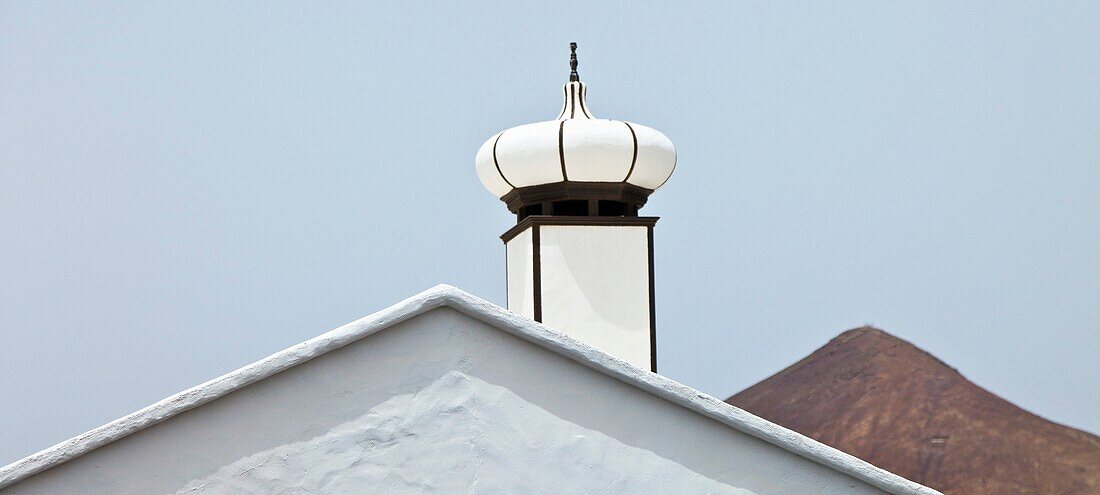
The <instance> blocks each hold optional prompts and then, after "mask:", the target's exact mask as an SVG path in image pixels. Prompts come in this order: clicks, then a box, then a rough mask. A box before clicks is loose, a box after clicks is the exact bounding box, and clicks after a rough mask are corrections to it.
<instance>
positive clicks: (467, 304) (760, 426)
mask: <svg viewBox="0 0 1100 495" xmlns="http://www.w3.org/2000/svg"><path fill="white" fill-rule="evenodd" d="M442 306H446V307H449V308H451V309H454V310H456V311H459V312H461V313H463V314H465V315H467V316H470V317H472V318H474V319H477V320H479V321H482V322H484V323H486V324H489V325H491V326H493V327H496V328H497V329H500V330H502V331H505V332H508V333H510V334H512V335H514V336H516V337H519V338H521V339H524V340H526V341H528V342H531V343H533V344H536V345H538V346H540V347H543V348H545V349H548V350H550V351H552V352H555V353H557V354H560V355H562V356H564V357H566V358H569V359H571V360H573V361H575V362H577V363H580V364H582V365H584V366H586V367H588V368H591V369H593V370H596V371H598V372H601V373H603V374H605V375H607V376H610V377H612V378H615V379H617V380H619V381H622V382H624V383H626V384H628V385H632V386H634V387H637V388H639V389H642V390H644V391H646V392H649V393H650V394H653V395H656V396H658V397H660V398H662V399H665V400H667V401H669V402H672V403H673V404H677V405H679V406H681V407H684V408H687V409H689V410H692V411H694V412H696V413H699V414H702V415H704V416H707V417H709V418H711V419H714V420H716V421H718V422H720V423H723V424H725V425H727V426H729V427H732V428H734V429H736V430H738V431H740V432H742V433H745V434H748V435H751V436H753V437H756V438H759V439H761V440H764V441H766V442H768V443H771V444H773V445H775V446H777V447H780V448H782V449H784V450H787V451H788V452H791V453H794V454H796V455H798V456H801V457H805V458H807V459H809V460H812V461H814V462H817V463H818V464H821V465H823V466H826V467H829V468H832V469H834V470H836V471H839V472H841V473H844V474H847V475H849V476H852V477H853V478H856V479H858V480H861V481H863V482H865V483H867V484H870V485H872V486H875V487H877V488H880V489H882V490H885V491H887V492H889V493H893V494H895V495H942V494H940V492H937V491H935V490H933V489H931V488H928V487H925V486H922V485H920V484H917V483H915V482H913V481H910V480H907V479H905V478H902V477H901V476H898V475H896V474H893V473H890V472H888V471H885V470H883V469H880V468H878V467H875V466H873V465H871V464H870V463H868V462H866V461H863V460H861V459H858V458H856V457H854V456H852V455H849V454H846V453H844V452H841V451H840V450H837V449H834V448H832V447H829V446H828V445H825V444H823V443H820V442H818V441H816V440H813V439H811V438H809V437H806V436H803V435H802V434H799V433H797V432H795V431H792V430H789V429H787V428H784V427H782V426H780V425H777V424H775V423H772V422H770V421H767V420H764V419H762V418H760V417H757V416H754V415H752V414H750V413H748V412H746V411H744V410H742V409H739V408H737V407H734V406H731V405H729V404H726V403H725V402H722V401H721V400H719V399H717V398H715V397H712V396H710V395H707V394H705V393H703V392H700V391H698V390H695V389H693V388H691V387H688V386H686V385H683V384H681V383H679V382H676V381H674V380H672V379H670V378H666V377H664V376H661V375H658V374H656V373H652V372H649V371H646V370H642V369H640V368H637V367H634V366H633V365H631V364H629V363H627V362H626V361H623V360H621V359H619V358H617V357H615V356H612V355H610V354H607V353H605V352H603V351H601V350H599V349H596V348H595V347H592V346H590V345H588V344H585V343H583V342H581V341H578V340H576V339H573V338H571V337H569V336H568V335H565V334H563V333H561V332H559V331H557V330H554V329H552V328H550V327H548V326H546V325H543V324H542V323H539V322H536V321H533V320H530V319H528V318H526V317H523V316H520V315H518V314H516V313H513V312H511V311H508V310H507V309H504V308H502V307H500V306H497V305H495V304H493V303H490V302H488V301H486V300H484V299H481V298H479V297H477V296H474V295H472V294H470V293H468V292H465V291H463V290H461V289H459V288H457V287H454V286H451V285H446V284H440V285H436V286H435V287H432V288H430V289H428V290H425V291H423V292H421V293H419V294H416V295H414V296H412V297H409V298H407V299H405V300H403V301H401V302H398V303H397V304H394V305H392V306H390V307H388V308H386V309H383V310H381V311H378V312H375V313H372V314H370V315H368V316H365V317H363V318H360V319H358V320H355V321H353V322H351V323H348V324H346V325H343V326H340V327H338V328H336V329H334V330H331V331H328V332H325V333H323V334H321V335H319V336H317V337H314V338H312V339H309V340H307V341H305V342H302V343H300V344H297V345H294V346H291V347H289V348H287V349H284V350H282V351H279V352H277V353H275V354H272V355H270V356H268V357H266V358H264V359H261V360H259V361H256V362H254V363H252V364H249V365H247V366H244V367H242V368H240V369H237V370H235V371H232V372H229V373H226V374H225V375H222V376H220V377H218V378H215V379H213V380H209V381H207V382H205V383H202V384H200V385H197V386H195V387H192V388H190V389H187V390H184V391H183V392H180V393H178V394H176V395H173V396H171V397H168V398H166V399H164V400H161V401H159V402H157V403H154V404H152V405H150V406H148V407H145V408H143V409H140V410H138V411H136V412H134V413H131V414H129V415H127V416H124V417H122V418H119V419H117V420H115V421H112V422H110V423H107V424H105V425H103V426H100V427H98V428H95V429H93V430H90V431H87V432H85V433H83V434H80V435H77V436H75V437H73V438H70V439H69V440H65V441H63V442H60V443H58V444H56V445H54V446H53V447H50V448H47V449H45V450H42V451H39V452H37V453H35V454H31V455H30V456H27V457H25V458H23V459H21V460H18V461H16V462H14V463H12V464H9V465H7V466H4V467H0V489H2V488H5V487H7V486H9V485H12V484H14V483H16V482H18V481H21V480H23V479H26V478H28V477H30V476H33V475H35V474H37V473H40V472H42V471H45V470H46V469H49V468H52V467H54V466H57V465H60V464H63V463H65V462H68V461H70V460H73V459H76V458H77V457H80V456H82V455H84V454H86V453H88V452H91V451H92V450H95V449H97V448H99V447H102V446H103V445H106V444H108V443H111V442H114V441H116V440H119V439H121V438H124V437H126V436H129V435H131V434H133V433H136V432H138V431H141V430H144V429H145V428H148V427H150V426H153V425H156V424H158V423H161V422H163V421H165V420H167V419H169V418H172V417H173V416H176V415H177V414H180V413H182V412H185V411H188V410H191V409H194V408H196V407H199V406H201V405H203V404H206V403H207V402H210V401H213V400H215V399H217V398H219V397H222V396H225V395H227V394H229V393H230V392H233V391H235V390H237V389H240V388H243V387H246V386H248V385H251V384H252V383H255V382H257V381H260V380H263V379H264V378H267V377H269V376H272V375H274V374H276V373H279V372H281V371H283V370H286V369H288V368H290V367H293V366H296V365H298V364H301V363H304V362H307V361H309V360H311V359H314V358H317V357H320V356H322V355H324V354H327V353H328V352H331V351H334V350H336V349H339V348H341V347H344V346H346V345H348V344H351V343H353V342H356V341H358V340H360V339H362V338H365V337H367V336H369V335H372V334H374V333H376V332H378V331H381V330H383V329H385V328H389V327H390V326H392V325H394V324H396V323H400V322H402V321H405V320H408V319H410V318H413V317H415V316H418V315H420V314H423V313H425V312H427V311H430V310H432V309H436V308H439V307H442Z"/></svg>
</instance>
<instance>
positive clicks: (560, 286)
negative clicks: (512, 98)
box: [476, 43, 676, 371]
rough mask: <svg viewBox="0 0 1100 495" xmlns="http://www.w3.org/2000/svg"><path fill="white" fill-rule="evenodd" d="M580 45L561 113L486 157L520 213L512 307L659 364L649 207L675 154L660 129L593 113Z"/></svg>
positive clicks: (511, 252) (492, 178)
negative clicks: (582, 78)
mask: <svg viewBox="0 0 1100 495" xmlns="http://www.w3.org/2000/svg"><path fill="white" fill-rule="evenodd" d="M576 47H577V45H576V43H571V44H570V49H571V53H570V69H571V73H570V77H569V82H568V83H566V84H565V87H564V88H563V98H564V102H563V103H562V109H561V112H560V113H559V114H558V117H557V119H556V120H551V121H546V122H538V123H534V124H527V125H521V126H519V127H513V128H511V129H507V130H505V131H502V132H500V133H498V134H496V135H495V136H493V137H491V138H489V140H488V141H486V142H485V144H483V145H482V146H481V149H480V150H478V153H477V159H476V164H477V173H478V176H479V177H480V179H481V182H482V184H484V185H485V187H486V188H487V189H488V190H489V191H490V192H492V193H493V194H494V195H496V196H497V197H498V198H500V200H501V201H503V202H504V203H505V204H506V205H507V206H508V209H509V210H510V211H511V212H512V213H515V214H516V220H517V222H516V225H515V226H514V227H512V228H511V229H509V230H508V231H507V232H505V233H504V235H502V236H501V239H502V240H503V241H504V244H505V253H506V265H507V272H508V279H507V280H508V288H507V289H508V309H509V310H511V311H514V312H516V313H519V314H522V315H524V316H527V317H529V318H532V319H534V320H536V321H540V322H542V323H545V324H547V325H549V326H551V327H553V328H555V329H556V330H558V331H561V332H564V333H566V334H568V335H569V336H571V337H573V338H576V339H578V340H581V341H583V342H586V343H588V344H590V345H593V346H595V347H597V348H599V349H601V350H603V351H605V352H607V353H609V354H612V355H614V356H616V357H618V358H620V359H623V360H624V361H627V362H629V363H631V364H633V365H634V366H637V367H639V368H643V369H649V370H650V371H657V339H656V333H655V332H656V322H655V320H654V316H655V314H654V313H655V312H654V293H653V227H654V225H656V223H657V217H643V216H638V210H640V209H641V208H642V206H644V205H645V203H646V199H647V198H648V197H649V195H650V194H651V193H653V191H654V190H656V189H657V188H659V187H661V186H662V185H664V183H665V181H667V180H668V178H669V176H670V175H672V171H673V169H674V168H675V166H676V151H675V149H674V148H673V146H672V142H671V141H669V139H668V138H667V137H665V135H664V134H661V133H660V132H658V131H656V130H654V129H650V128H648V127H645V126H643V125H639V124H635V123H631V122H625V121H621V120H605V119H601V120H597V119H595V118H593V117H592V114H591V112H590V110H589V108H588V104H587V102H586V101H585V98H586V96H587V91H588V89H587V86H586V85H585V84H584V83H583V82H581V81H580V76H579V75H578V73H577V55H576Z"/></svg>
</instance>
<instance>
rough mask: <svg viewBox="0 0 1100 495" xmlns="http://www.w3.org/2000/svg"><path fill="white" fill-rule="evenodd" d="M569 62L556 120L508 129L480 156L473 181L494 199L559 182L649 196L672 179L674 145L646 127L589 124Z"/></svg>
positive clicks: (487, 143)
mask: <svg viewBox="0 0 1100 495" xmlns="http://www.w3.org/2000/svg"><path fill="white" fill-rule="evenodd" d="M574 55H575V54H574ZM572 62H573V64H572V65H573V68H574V70H573V74H572V75H571V77H570V79H571V80H570V82H569V83H568V84H566V85H565V87H564V93H565V95H564V99H565V101H564V103H563V104H562V110H561V113H560V114H559V115H558V118H557V119H556V120H550V121H546V122H537V123H534V124H526V125H521V126H519V127H513V128H511V129H507V130H505V131H502V132H500V133H497V134H496V135H494V136H493V137H491V138H489V140H488V141H485V144H483V145H481V149H479V150H478V152H477V159H476V165H477V175H478V177H479V178H480V179H481V183H482V184H484V185H485V188H486V189H488V190H489V191H490V192H492V193H493V194H494V195H496V196H497V197H498V198H500V197H503V196H505V195H506V194H508V193H510V192H512V191H513V190H514V189H518V188H525V187H530V186H539V185H544V184H554V183H560V182H579V183H593V182H596V183H625V184H631V185H634V186H638V187H641V188H644V189H646V190H648V191H649V192H652V191H654V190H656V189H657V188H659V187H661V186H662V185H664V183H665V182H666V181H667V180H668V178H669V176H671V175H672V171H673V169H674V168H675V167H676V150H675V148H674V147H673V146H672V141H670V140H669V139H668V138H667V137H665V135H664V134H661V133H660V132H658V131H657V130H655V129H651V128H649V127H646V126H644V125H640V124H635V123H631V122H625V121H621V120H603V119H595V118H593V117H592V114H591V112H590V111H589V109H588V104H587V103H586V102H585V96H586V95H587V92H588V91H587V89H588V88H587V87H586V86H585V84H584V83H582V82H580V80H579V79H580V78H579V77H578V76H577V75H576V64H575V62H576V58H575V57H574V58H573V61H572Z"/></svg>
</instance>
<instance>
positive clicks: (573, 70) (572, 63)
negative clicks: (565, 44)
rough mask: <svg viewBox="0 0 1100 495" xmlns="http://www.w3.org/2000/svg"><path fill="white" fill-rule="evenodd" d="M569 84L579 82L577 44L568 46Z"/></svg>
mask: <svg viewBox="0 0 1100 495" xmlns="http://www.w3.org/2000/svg"><path fill="white" fill-rule="evenodd" d="M569 69H570V72H569V82H580V80H581V76H580V74H577V42H575V41H574V42H572V43H570V44H569Z"/></svg>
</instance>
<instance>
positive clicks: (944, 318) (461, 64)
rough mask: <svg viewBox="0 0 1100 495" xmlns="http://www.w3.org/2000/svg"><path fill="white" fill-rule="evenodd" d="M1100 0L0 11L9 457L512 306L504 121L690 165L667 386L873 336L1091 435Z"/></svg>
mask: <svg viewBox="0 0 1100 495" xmlns="http://www.w3.org/2000/svg"><path fill="white" fill-rule="evenodd" d="M1098 32H1100V3H1098V2H1094V1H1082V2H981V3H976V2H956V1H949V2H883V1H880V0H873V1H867V2H784V3H773V2H752V3H746V2H716V3H709V4H691V5H687V4H684V3H682V2H657V3H654V4H652V5H649V6H641V5H639V4H637V3H635V2H616V3H601V4H595V3H591V2H552V3H550V2H547V3H545V4H541V5H535V4H517V3H515V2H477V3H469V2H463V3H455V4H445V3H432V4H429V3H414V2H400V3H392V4H388V5H382V4H366V3H354V4H347V3H308V4H307V3H274V2H253V3H246V2H233V3H230V2H171V3H169V2H153V3H151V2H142V3H135V4H121V3H84V4H80V3H77V2H59V3H49V2H34V3H30V2H3V3H0V236H2V240H3V242H0V341H2V344H0V390H3V401H2V402H3V405H2V407H0V464H3V463H6V462H8V461H12V460H15V459H16V458H18V457H21V456H23V455H26V454H30V453H31V452H33V451H36V450H38V449H41V448H44V447H47V446H49V445H52V444H53V443H55V442H57V441H60V440H63V439H65V438H68V437H70V436H72V435H75V434H78V433H80V432H82V431H84V430H87V429H89V428H92V427H95V426H98V425H100V424H102V423H104V422H106V421H109V420H111V419H114V418H116V417H118V416H121V415H124V414H127V413H129V412H131V411H133V410H136V409H138V408H141V407H143V406H145V405H147V404H149V403H152V402H154V401H157V400H159V399H161V398H163V397H165V396H167V395H170V394H172V393H175V392H177V391H179V390H182V389H184V388H187V387H190V386H192V385H195V384H198V383H200V382H202V381H204V380H207V379H209V378H213V377H215V376H217V375H219V374H222V373H224V372H227V371H230V370H232V369H235V368H237V367H239V366H241V365H244V364H247V363H250V362H252V361H254V360H256V359H259V358H262V357H264V356H266V355H267V354H269V353H272V352H274V351H278V350H280V349H282V348H285V347H287V346H289V345H292V344H295V343H297V342H299V341H302V340H304V339H307V338H309V337H312V336H314V335H317V334H319V333H322V332H324V331H326V330H329V329H331V328H333V327H336V326H338V325H340V324H343V323H345V322H348V321H350V320H353V319H356V318H358V317H361V316H364V315H366V314H369V313H371V312H373V311H375V310H378V309H381V308H383V307H386V306H388V305H390V304H392V303H394V302H396V301H398V300H400V299H403V298H405V297H407V296H409V295H412V294H414V293H416V292H418V291H420V290H423V289H426V288H428V287H430V286H432V285H434V284H437V283H441V282H445V283H450V284H453V285H456V286H458V287H461V288H463V289H465V290H467V291H470V292H472V293H474V294H477V295H479V296H481V297H484V298H487V299H489V300H491V301H494V302H497V303H503V301H504V253H503V247H502V245H501V243H500V240H499V239H498V237H497V236H498V235H499V234H500V233H502V232H503V231H505V230H506V229H507V228H508V227H510V226H511V225H512V224H513V223H514V220H513V218H512V217H510V215H509V214H508V213H507V211H506V210H505V208H504V206H503V204H501V203H500V202H499V201H497V200H496V199H495V198H493V197H492V196H491V195H490V194H488V193H487V192H486V191H485V190H484V189H482V187H481V184H480V183H479V182H478V180H477V177H476V175H475V173H474V166H473V159H474V153H475V152H476V150H477V148H478V146H480V145H481V143H482V141H484V140H485V139H486V138H488V137H489V136H490V135H492V134H493V133H494V132H496V131H498V130H500V129H503V128H505V127H510V126H513V125H517V124H521V123H526V122H533V121H537V120H545V119H550V118H553V117H554V116H555V115H556V112H557V110H558V109H559V105H560V102H559V101H558V97H559V94H560V85H561V84H563V83H564V82H565V81H566V78H567V75H568V66H567V60H568V43H569V42H570V41H577V42H578V43H579V44H580V50H579V54H580V63H581V65H580V73H581V76H582V78H583V79H584V80H585V81H586V82H587V83H588V84H589V103H590V106H591V108H592V110H593V111H594V113H595V114H596V116H597V117H613V118H617V119H628V120H632V121H636V122H639V123H643V124H646V125H649V126H652V127H654V128H656V129H659V130H661V131H663V132H664V133H665V134H667V135H668V136H669V137H670V138H671V139H672V141H673V142H674V143H675V144H676V146H677V149H678V153H679V166H678V168H677V170H676V174H675V175H674V176H673V177H672V179H671V180H670V181H669V182H668V184H667V186H666V187H665V188H664V189H662V190H661V191H659V192H658V193H657V194H655V195H654V196H653V198H652V199H651V201H650V203H649V205H648V206H646V208H645V210H644V212H645V213H646V214H649V215H657V216H661V217H662V220H661V222H660V223H659V224H658V227H657V231H656V236H657V237H656V268H657V304H658V310H657V315H658V332H659V336H658V339H659V349H660V368H661V371H662V372H663V373H664V374H666V375H668V376H670V377H672V378H674V379H676V380H679V381H681V382H683V383H686V384H688V385H691V386H693V387H696V388H698V389H701V390H703V391H705V392H708V393H711V394H714V395H716V396H719V397H725V396H727V395H729V394H731V393H733V392H735V391H737V390H740V389H741V388H744V387H745V386H748V385H750V384H752V383H754V382H756V381H758V380H760V379H762V378H764V377H766V376H768V375H770V374H771V373H774V372H775V371H778V370H779V369H781V368H783V367H785V366H787V365H789V364H790V363H792V362H794V361H795V360H797V359H799V358H801V357H803V356H805V355H806V354H808V353H809V352H811V351H812V350H814V349H815V348H817V347H819V346H821V345H823V344H824V343H825V342H826V341H828V339H829V338H831V337H832V336H834V335H836V334H837V333H839V332H841V331H843V330H845V329H847V328H851V327H855V326H859V325H862V324H865V323H873V324H875V325H877V326H879V327H881V328H884V329H886V330H888V331H890V332H892V333H894V334H896V335H898V336H901V337H903V338H906V339H908V340H910V341H912V342H914V343H916V344H918V345H920V346H922V347H923V348H925V349H927V350H928V351H930V352H932V353H933V354H935V355H936V356H938V357H940V358H942V359H943V360H945V361H946V362H948V363H950V364H951V365H953V366H955V367H957V368H958V369H959V370H960V371H961V372H962V373H963V374H964V375H966V376H967V377H969V378H970V379H972V380H974V381H975V382H977V383H978V384H979V385H982V386H984V387H986V388H989V389H991V390H993V391H995V392H997V393H999V394H1001V395H1002V396H1004V397H1005V398H1007V399H1009V400H1011V401H1013V402H1015V403H1017V404H1019V405H1021V406H1022V407H1024V408H1026V409H1028V410H1031V411H1033V412H1036V413H1038V414H1041V415H1043V416H1045V417H1048V418H1050V419H1053V420H1055V421H1059V422H1064V423H1068V424H1071V425H1074V426H1077V427H1080V428H1084V429H1088V430H1091V431H1093V432H1097V431H1100V394H1098V393H1097V391H1098V390H1100V364H1098V359H1097V354H1098V352H1100V144H1098V143H1100V139H1098V136H1100V91H1098V89H1097V88H1098V87H1100V37H1098V36H1097V33H1098Z"/></svg>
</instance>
